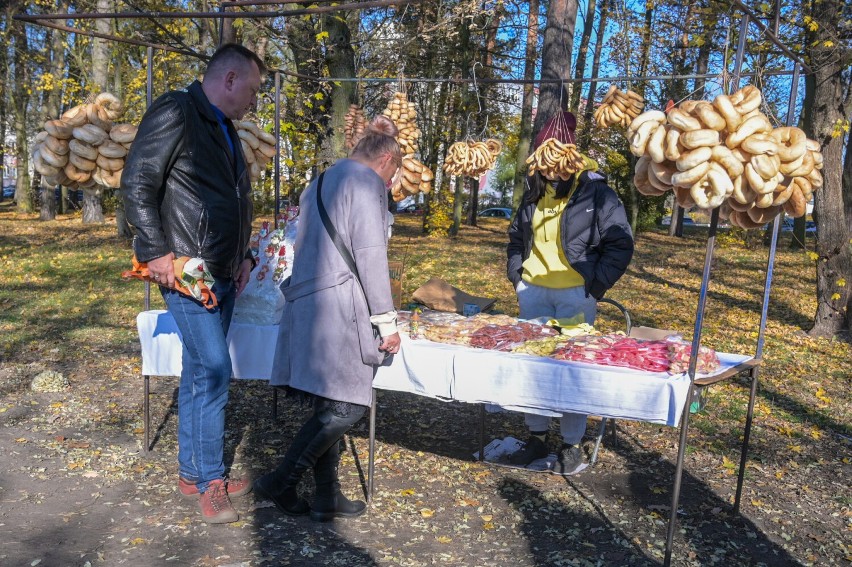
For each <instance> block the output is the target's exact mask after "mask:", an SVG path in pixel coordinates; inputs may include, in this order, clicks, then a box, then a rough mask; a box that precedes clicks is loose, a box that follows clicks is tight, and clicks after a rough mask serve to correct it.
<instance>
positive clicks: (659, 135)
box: [645, 124, 668, 163]
mask: <svg viewBox="0 0 852 567" xmlns="http://www.w3.org/2000/svg"><path fill="white" fill-rule="evenodd" d="M667 133H668V130H667V129H666V126H665V124H661V125H660V126H658V127H657V129H656V130H654V133H653V134H651V137H650V138H649V139H648V145H647V146H645V153H646V154H648V156H649V157H650V158H651V160H653V161H655V162H656V163H662V162H663V161H665V159H666V154H665V150H666V145H665V142H666V135H667Z"/></svg>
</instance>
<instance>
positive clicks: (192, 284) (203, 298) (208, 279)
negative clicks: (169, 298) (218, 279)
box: [121, 254, 219, 309]
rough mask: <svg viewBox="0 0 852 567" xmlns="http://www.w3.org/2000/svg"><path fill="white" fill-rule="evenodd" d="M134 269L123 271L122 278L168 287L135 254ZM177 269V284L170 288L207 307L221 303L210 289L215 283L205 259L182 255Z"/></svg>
mask: <svg viewBox="0 0 852 567" xmlns="http://www.w3.org/2000/svg"><path fill="white" fill-rule="evenodd" d="M132 261H133V269H132V270H125V271H124V272H121V278H122V279H123V280H125V281H130V280H133V279H136V280H142V281H143V282H151V283H153V284H156V285H159V286H161V287H166V288H168V287H169V286H167V285H165V284H164V283H162V282H159V281H157V280H155V279H153V278H152V277H151V274H150V273H149V272H148V264H147V263H146V262H140V261H139V260H137V259H136V255H135V254H134V255H133V260H132ZM174 270H175V285H174V286H173V287H171V288H170V289H173V290H175V291H177V292H178V293H182V294H183V295H186V296H187V297H191V298H193V299H196V300H198V301H200V302H201V304H202V305H203V306H204V307H206V308H207V309H213V308H214V307H216V306H217V305H219V300H218V299H216V295H215V294H214V293H213V292H212V291H211V290H210V284H212V283H213V277H212V276H211V275H210V273H209V272H208V271H207V269H206V267H205V266H204V260H202V259H201V258H190V257H189V256H181V257H180V258H175V260H174Z"/></svg>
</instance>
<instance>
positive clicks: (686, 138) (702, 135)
mask: <svg viewBox="0 0 852 567" xmlns="http://www.w3.org/2000/svg"><path fill="white" fill-rule="evenodd" d="M680 143H681V144H683V146H684V147H685V148H687V149H690V150H694V149H695V148H701V147H704V146H708V147H711V148H712V147H713V146H716V145H718V144H719V132H718V131H717V130H710V129H703V128H702V129H699V130H690V131H689V132H684V133H683V134H681V135H680Z"/></svg>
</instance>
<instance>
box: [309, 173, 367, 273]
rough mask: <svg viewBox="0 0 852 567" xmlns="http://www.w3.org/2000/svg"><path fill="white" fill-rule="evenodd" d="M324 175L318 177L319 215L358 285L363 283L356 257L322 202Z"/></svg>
mask: <svg viewBox="0 0 852 567" xmlns="http://www.w3.org/2000/svg"><path fill="white" fill-rule="evenodd" d="M323 176H325V172H324V171H323V172H322V173H320V176H319V179H317V208H318V209H319V215H320V218H321V219H322V225H323V226H324V227H325V230H326V232H328V235H329V236H330V237H331V241H332V242H334V247H335V248H337V251H338V252H340V255H341V256H343V260H344V261H345V262H346V265H347V266H349V269H350V270H351V271H352V273H353V274H354V275H355V279H356V280H357V281H358V285H361V278H360V277H359V276H358V268H357V267H356V266H355V258H353V257H352V254H351V253H350V252H349V249H348V248H346V245H345V244H343V239H342V238H340V234H338V233H337V229H336V228H334V225H333V224H331V219H330V218H329V217H328V211H326V210H325V205H324V204H323V202H322V178H323ZM361 289H362V290H363V289H364V286H363V285H361Z"/></svg>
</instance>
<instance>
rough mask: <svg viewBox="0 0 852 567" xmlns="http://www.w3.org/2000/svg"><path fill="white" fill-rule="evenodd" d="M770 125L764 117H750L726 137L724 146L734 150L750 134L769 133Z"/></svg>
mask: <svg viewBox="0 0 852 567" xmlns="http://www.w3.org/2000/svg"><path fill="white" fill-rule="evenodd" d="M771 131H772V124H770V123H769V120H768V119H767V118H766V116H764V115H762V114H760V115H758V116H752V117H751V118H749V119H747V120H746V121H745V122H743V123H742V124H741V125H740V127H739V128H737V130H736V131H735V132H732V133H730V134H728V137H727V138H726V139H725V145H726V146H728V148H730V149H734V148H735V147H737V146H739V145H740V144H741V143H742V141H743V140H745V139H746V138H748V137H749V136H751V135H752V134H756V133H758V132H771Z"/></svg>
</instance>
